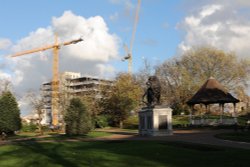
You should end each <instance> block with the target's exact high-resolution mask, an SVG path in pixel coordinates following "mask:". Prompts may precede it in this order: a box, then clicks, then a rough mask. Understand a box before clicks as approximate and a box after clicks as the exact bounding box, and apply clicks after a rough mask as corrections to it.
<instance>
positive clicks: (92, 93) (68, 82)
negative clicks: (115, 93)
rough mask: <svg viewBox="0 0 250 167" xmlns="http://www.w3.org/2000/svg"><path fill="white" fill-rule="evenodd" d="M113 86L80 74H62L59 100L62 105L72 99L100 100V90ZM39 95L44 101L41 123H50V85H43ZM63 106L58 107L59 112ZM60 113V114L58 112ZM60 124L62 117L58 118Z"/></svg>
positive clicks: (111, 83) (48, 83) (106, 81)
mask: <svg viewBox="0 0 250 167" xmlns="http://www.w3.org/2000/svg"><path fill="white" fill-rule="evenodd" d="M112 85H113V81H110V80H104V79H98V78H93V77H86V76H81V74H80V73H75V72H64V73H62V74H61V75H60V77H59V92H60V93H59V94H60V95H59V100H60V101H61V103H62V104H67V103H68V102H69V100H70V99H71V98H73V97H84V96H85V97H86V96H87V97H91V98H93V100H95V99H100V98H102V95H101V88H102V87H107V86H108V87H109V86H112ZM41 94H42V97H43V99H44V109H43V113H44V115H43V121H42V122H43V123H44V124H46V125H51V123H52V85H51V82H47V83H43V84H42V86H41ZM60 110H63V106H59V111H60ZM59 113H60V112H59ZM58 117H59V118H58V120H59V122H61V120H62V119H63V118H62V115H61V114H59V116H58Z"/></svg>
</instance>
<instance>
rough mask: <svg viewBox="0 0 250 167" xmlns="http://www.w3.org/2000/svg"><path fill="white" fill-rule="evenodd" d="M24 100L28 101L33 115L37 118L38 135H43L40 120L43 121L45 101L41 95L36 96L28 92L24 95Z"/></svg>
mask: <svg viewBox="0 0 250 167" xmlns="http://www.w3.org/2000/svg"><path fill="white" fill-rule="evenodd" d="M26 98H27V99H28V100H29V102H30V104H31V106H32V108H33V109H34V111H35V114H37V116H38V129H39V133H40V135H43V129H42V123H41V122H42V119H43V114H44V110H43V108H44V105H45V101H44V99H43V98H42V96H41V95H37V94H36V93H35V92H32V91H30V92H28V93H27V94H26Z"/></svg>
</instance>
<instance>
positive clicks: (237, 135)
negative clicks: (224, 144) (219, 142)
mask: <svg viewBox="0 0 250 167" xmlns="http://www.w3.org/2000/svg"><path fill="white" fill-rule="evenodd" d="M215 137H217V138H220V139H224V140H233V141H241V142H248V143H250V131H246V132H231V133H221V134H216V135H215Z"/></svg>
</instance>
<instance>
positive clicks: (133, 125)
mask: <svg viewBox="0 0 250 167" xmlns="http://www.w3.org/2000/svg"><path fill="white" fill-rule="evenodd" d="M138 126H139V120H138V116H130V117H128V118H127V119H126V120H125V121H124V125H123V127H124V128H126V129H138Z"/></svg>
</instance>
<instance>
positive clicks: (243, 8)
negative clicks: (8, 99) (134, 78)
mask: <svg viewBox="0 0 250 167" xmlns="http://www.w3.org/2000/svg"><path fill="white" fill-rule="evenodd" d="M136 5H137V0H71V1H69V0H36V1H34V0H23V1H19V0H8V1H2V2H1V5H0V20H1V26H0V79H7V80H10V81H11V82H12V84H13V90H14V92H15V93H16V95H17V96H18V97H19V104H20V105H21V106H24V104H26V103H25V102H24V100H22V97H23V96H24V95H25V93H26V92H27V91H29V90H34V91H38V90H39V87H40V86H41V83H43V82H46V81H49V80H50V79H51V77H52V50H47V51H43V52H37V53H33V54H30V55H25V56H21V57H18V58H10V56H9V55H11V54H14V53H17V52H20V51H23V50H30V49H33V48H39V47H43V46H46V45H51V44H53V42H54V34H55V33H56V34H57V35H58V37H59V41H60V42H65V41H69V40H73V39H77V38H79V37H82V38H83V39H84V41H83V42H81V43H78V44H74V45H69V46H65V47H61V48H60V51H59V55H60V64H59V68H60V72H63V71H74V72H80V73H81V74H82V75H83V76H85V75H87V76H94V77H101V78H110V77H111V78H112V77H113V76H115V74H117V73H118V72H127V70H128V62H126V61H125V62H123V61H121V59H122V57H124V56H125V55H126V52H125V49H124V45H128V46H129V44H130V40H131V35H132V29H133V24H134V16H135V9H136ZM249 8H250V1H248V0H237V1H236V0H199V1H198V0H141V7H140V12H139V22H138V26H137V31H136V36H135V41H134V45H133V49H132V55H133V73H136V72H137V71H138V70H140V69H141V68H143V62H144V60H145V59H147V60H148V61H149V62H151V64H152V65H157V64H160V63H163V62H164V61H165V60H168V59H171V58H173V57H175V56H178V55H181V54H182V53H183V52H185V51H186V50H188V49H190V48H191V47H193V46H202V45H212V46H216V47H217V48H219V49H223V50H225V51H229V52H234V53H236V55H237V56H238V57H239V58H246V57H248V53H249V49H250V45H249V39H250V17H249V16H250V10H249ZM24 110H25V109H23V111H22V112H23V113H24V112H25V111H24Z"/></svg>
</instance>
